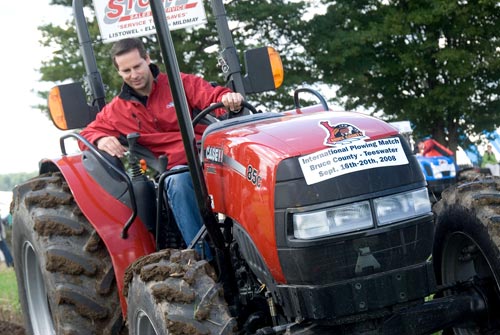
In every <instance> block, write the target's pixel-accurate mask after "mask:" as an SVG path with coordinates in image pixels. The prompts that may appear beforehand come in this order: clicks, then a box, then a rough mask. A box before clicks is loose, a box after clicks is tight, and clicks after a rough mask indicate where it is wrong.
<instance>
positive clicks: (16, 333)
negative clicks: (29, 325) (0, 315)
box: [0, 320, 26, 335]
mask: <svg viewBox="0 0 500 335" xmlns="http://www.w3.org/2000/svg"><path fill="white" fill-rule="evenodd" d="M0 334H9V335H25V334H26V332H25V331H24V328H23V327H22V326H20V325H18V324H15V323H12V322H9V321H3V320H0Z"/></svg>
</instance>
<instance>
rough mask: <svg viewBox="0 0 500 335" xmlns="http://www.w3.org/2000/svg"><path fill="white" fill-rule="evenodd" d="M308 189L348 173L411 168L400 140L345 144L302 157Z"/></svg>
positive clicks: (389, 139) (302, 166) (300, 158)
mask: <svg viewBox="0 0 500 335" xmlns="http://www.w3.org/2000/svg"><path fill="white" fill-rule="evenodd" d="M299 163H300V167H301V169H302V173H303V174H304V178H305V179H306V183H307V184H308V185H311V184H315V183H319V182H322V181H324V180H328V179H331V178H335V177H338V176H341V175H344V174H347V173H352V172H356V171H361V170H368V169H373V168H379V167H384V166H395V165H405V164H408V159H407V158H406V155H405V152H404V149H403V146H402V145H401V141H400V139H399V138H397V137H393V138H388V139H381V140H376V141H370V142H357V143H345V144H343V145H338V146H336V147H334V148H328V149H325V150H321V151H318V152H315V153H312V154H309V155H305V156H302V157H299Z"/></svg>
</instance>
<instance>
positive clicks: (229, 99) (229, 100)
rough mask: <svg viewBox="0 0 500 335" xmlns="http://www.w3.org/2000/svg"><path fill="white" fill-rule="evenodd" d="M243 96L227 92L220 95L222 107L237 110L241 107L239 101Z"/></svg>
mask: <svg viewBox="0 0 500 335" xmlns="http://www.w3.org/2000/svg"><path fill="white" fill-rule="evenodd" d="M243 100H245V99H243V96H242V95H241V94H240V93H234V92H229V93H226V94H224V95H223V96H222V98H221V102H222V103H223V104H224V107H226V108H227V109H229V111H231V112H233V111H239V110H240V109H241V103H242V102H243Z"/></svg>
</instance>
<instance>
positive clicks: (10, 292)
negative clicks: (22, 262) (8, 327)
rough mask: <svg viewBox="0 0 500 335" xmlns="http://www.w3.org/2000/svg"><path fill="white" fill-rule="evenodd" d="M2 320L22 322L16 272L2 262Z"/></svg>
mask: <svg viewBox="0 0 500 335" xmlns="http://www.w3.org/2000/svg"><path fill="white" fill-rule="evenodd" d="M0 320H4V321H11V322H15V323H18V324H21V323H22V316H21V306H20V304H19V296H18V294H17V282H16V274H15V272H14V269H13V268H8V267H6V266H5V264H4V263H0Z"/></svg>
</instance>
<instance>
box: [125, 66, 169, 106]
mask: <svg viewBox="0 0 500 335" xmlns="http://www.w3.org/2000/svg"><path fill="white" fill-rule="evenodd" d="M149 69H150V70H151V73H152V74H153V78H154V80H155V81H156V79H157V78H158V75H159V74H160V69H159V68H158V66H156V65H155V64H153V63H151V64H149ZM118 96H119V97H120V98H121V99H123V100H129V101H132V100H135V101H139V102H140V103H142V104H143V105H146V102H147V100H148V97H147V96H143V95H140V94H138V93H137V92H136V91H135V90H134V89H133V88H132V87H130V86H129V85H128V84H127V83H123V85H122V89H121V91H120V94H119V95H118Z"/></svg>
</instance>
